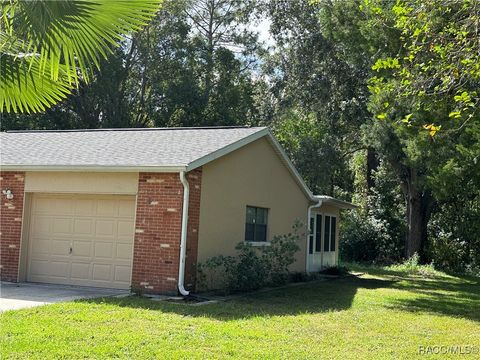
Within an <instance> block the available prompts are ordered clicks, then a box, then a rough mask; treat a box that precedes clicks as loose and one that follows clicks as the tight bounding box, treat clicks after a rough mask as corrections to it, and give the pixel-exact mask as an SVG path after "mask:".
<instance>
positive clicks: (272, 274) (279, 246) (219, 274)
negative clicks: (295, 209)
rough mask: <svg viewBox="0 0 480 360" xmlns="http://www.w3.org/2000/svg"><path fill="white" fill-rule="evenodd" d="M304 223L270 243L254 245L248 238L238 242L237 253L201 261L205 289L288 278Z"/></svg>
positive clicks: (238, 288) (252, 286)
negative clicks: (300, 230) (260, 245)
mask: <svg viewBox="0 0 480 360" xmlns="http://www.w3.org/2000/svg"><path fill="white" fill-rule="evenodd" d="M301 227H302V225H301V224H300V223H299V222H296V223H295V224H294V226H293V233H289V234H285V235H277V236H274V237H273V239H272V240H271V242H270V243H269V245H265V246H262V247H254V246H252V245H251V244H250V243H248V242H241V243H239V244H237V246H236V247H235V250H236V251H237V256H223V255H219V256H214V257H212V258H209V259H208V260H207V261H205V263H204V264H199V265H198V267H197V272H198V275H197V279H198V281H199V287H200V288H203V289H215V288H216V289H221V290H223V291H224V292H225V293H232V292H244V291H252V290H257V289H260V288H261V287H263V286H266V285H281V284H284V283H286V282H287V281H288V280H289V275H290V272H289V269H288V268H289V266H290V265H291V264H293V262H294V261H295V253H296V252H297V251H298V250H299V246H298V244H297V242H298V240H299V238H300V236H301V235H299V234H298V231H299V229H300V228H301Z"/></svg>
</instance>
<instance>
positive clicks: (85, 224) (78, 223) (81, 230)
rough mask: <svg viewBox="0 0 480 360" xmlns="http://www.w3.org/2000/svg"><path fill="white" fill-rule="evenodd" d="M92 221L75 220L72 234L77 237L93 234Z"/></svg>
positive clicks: (90, 219) (91, 219) (89, 219)
mask: <svg viewBox="0 0 480 360" xmlns="http://www.w3.org/2000/svg"><path fill="white" fill-rule="evenodd" d="M93 228H94V219H93V218H87V219H75V220H74V222H73V233H74V234H78V235H87V234H88V235H90V234H93Z"/></svg>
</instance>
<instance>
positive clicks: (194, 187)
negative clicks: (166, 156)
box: [185, 169, 202, 291]
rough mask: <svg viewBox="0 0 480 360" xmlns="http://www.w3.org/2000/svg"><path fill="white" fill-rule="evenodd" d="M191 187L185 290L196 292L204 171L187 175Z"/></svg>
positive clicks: (197, 170) (194, 171)
mask: <svg viewBox="0 0 480 360" xmlns="http://www.w3.org/2000/svg"><path fill="white" fill-rule="evenodd" d="M187 179H188V184H189V187H190V196H189V204H188V227H187V257H186V259H185V288H187V289H189V290H192V291H194V290H195V279H196V271H197V255H198V227H199V224H200V194H201V186H202V169H195V170H193V171H191V172H189V173H188V174H187Z"/></svg>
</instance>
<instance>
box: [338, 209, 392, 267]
mask: <svg viewBox="0 0 480 360" xmlns="http://www.w3.org/2000/svg"><path fill="white" fill-rule="evenodd" d="M340 226H341V233H342V241H340V254H341V257H342V260H345V261H354V262H378V263H392V262H393V261H395V260H396V259H398V258H399V251H398V249H396V248H395V243H394V242H393V241H392V236H391V235H390V234H389V232H388V228H387V226H388V223H387V222H386V221H385V220H380V219H378V218H376V217H374V216H361V215H360V214H358V213H355V212H352V213H349V214H348V215H347V214H346V215H345V216H344V217H342V221H341V224H340Z"/></svg>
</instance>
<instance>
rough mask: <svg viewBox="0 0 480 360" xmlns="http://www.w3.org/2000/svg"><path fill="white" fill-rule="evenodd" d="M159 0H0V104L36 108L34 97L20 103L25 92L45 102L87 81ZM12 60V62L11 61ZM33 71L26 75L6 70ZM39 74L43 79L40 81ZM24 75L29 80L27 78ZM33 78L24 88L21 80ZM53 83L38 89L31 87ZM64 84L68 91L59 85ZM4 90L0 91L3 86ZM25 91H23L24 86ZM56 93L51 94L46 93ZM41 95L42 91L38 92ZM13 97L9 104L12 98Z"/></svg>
mask: <svg viewBox="0 0 480 360" xmlns="http://www.w3.org/2000/svg"><path fill="white" fill-rule="evenodd" d="M160 4H161V0H128V1H126V0H115V1H113V0H97V1H95V0H76V1H74V0H63V1H40V0H28V1H26V0H10V1H5V2H2V5H1V10H2V14H1V17H0V57H3V56H4V55H6V56H7V58H6V60H5V61H3V62H2V63H1V64H2V66H9V68H8V69H4V68H3V67H2V68H0V72H3V71H7V73H8V75H6V76H4V77H3V78H2V81H13V83H7V84H3V83H2V84H1V85H0V90H1V91H2V93H0V109H2V111H3V109H4V108H5V109H6V110H7V111H10V110H13V111H18V110H20V111H28V110H26V109H30V111H38V110H36V109H43V108H42V106H40V105H39V103H36V105H35V106H31V107H28V106H27V107H26V104H28V101H27V99H26V98H25V97H24V96H23V95H22V94H26V93H28V94H30V96H31V98H30V99H29V100H32V99H33V98H32V97H34V98H37V99H38V100H39V101H40V99H42V98H43V99H42V100H41V101H40V103H42V104H44V106H49V105H51V104H53V103H55V102H57V101H58V100H56V99H57V98H58V96H60V98H64V97H65V96H66V94H68V92H69V91H70V90H71V89H72V88H73V87H74V86H77V85H78V83H79V80H80V78H81V79H82V80H83V81H86V82H88V81H89V80H90V79H91V73H92V69H93V68H94V67H97V68H98V67H99V64H100V60H101V59H102V58H106V57H107V56H108V54H110V53H111V52H112V48H114V47H115V46H117V45H118V43H119V42H120V41H121V40H122V39H123V38H124V36H125V35H126V34H128V33H130V32H132V31H137V30H139V29H140V28H141V27H142V26H144V25H145V24H146V23H147V22H148V21H149V20H150V19H151V18H152V17H153V16H154V15H155V13H156V12H157V11H158V8H159V6H160ZM14 63H15V64H14ZM25 70H27V71H28V72H33V73H32V74H30V77H28V76H25V74H17V75H16V76H13V75H14V74H13V73H11V72H12V71H18V72H23V71H25ZM41 77H43V78H44V79H43V80H42V81H41V85H40V80H41ZM28 79H29V80H28ZM33 84H35V88H34V89H29V90H28V91H27V86H32V85H33ZM49 86H53V87H57V86H58V90H59V91H57V92H55V91H54V89H51V91H47V92H45V93H44V94H42V93H37V94H36V95H35V96H34V92H35V91H37V90H39V89H43V90H44V91H45V90H46V89H47V88H48V87H49ZM66 89H68V91H65V90H66ZM4 90H5V91H7V90H8V93H7V92H6V93H3V91H4ZM26 91H27V92H26ZM53 94H57V96H52V95H53ZM44 95H45V96H44ZM14 103H15V104H14Z"/></svg>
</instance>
